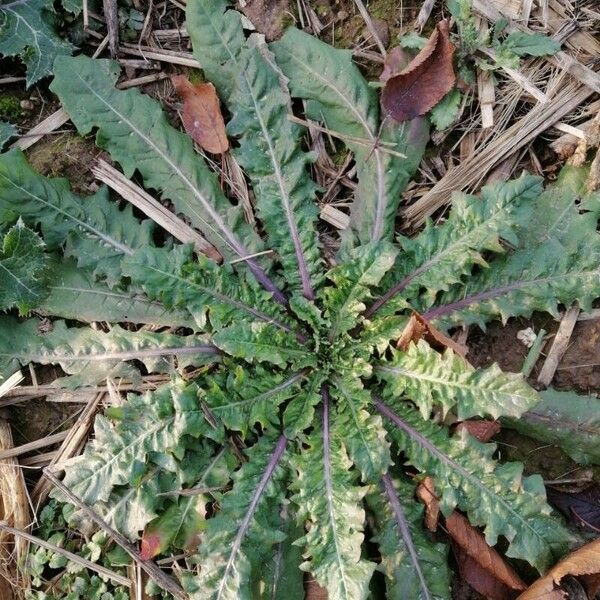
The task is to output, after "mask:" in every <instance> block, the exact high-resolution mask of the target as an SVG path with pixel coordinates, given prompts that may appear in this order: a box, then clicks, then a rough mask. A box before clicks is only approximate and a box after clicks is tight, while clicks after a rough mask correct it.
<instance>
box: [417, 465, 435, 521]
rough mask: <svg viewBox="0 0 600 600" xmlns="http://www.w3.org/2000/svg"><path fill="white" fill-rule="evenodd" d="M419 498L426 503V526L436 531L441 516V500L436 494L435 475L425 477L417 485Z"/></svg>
mask: <svg viewBox="0 0 600 600" xmlns="http://www.w3.org/2000/svg"><path fill="white" fill-rule="evenodd" d="M416 495H417V498H418V499H419V500H420V501H421V502H422V503H423V504H424V505H425V527H427V529H429V531H436V530H437V525H438V521H439V518H440V502H439V500H438V497H437V496H436V495H435V483H434V481H433V477H429V476H427V477H425V479H423V481H421V483H420V484H419V485H418V486H417V491H416Z"/></svg>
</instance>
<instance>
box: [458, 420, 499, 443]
mask: <svg viewBox="0 0 600 600" xmlns="http://www.w3.org/2000/svg"><path fill="white" fill-rule="evenodd" d="M501 429H502V426H501V425H500V422H499V421H486V420H485V419H481V420H478V421H476V420H474V419H469V420H468V421H462V422H461V423H459V424H458V425H457V426H456V431H457V432H459V431H467V432H468V433H469V435H472V436H473V437H474V438H475V439H477V440H479V441H480V442H484V443H485V442H489V441H490V440H491V439H492V438H493V437H494V436H495V435H496V434H497V433H499V432H500V430H501Z"/></svg>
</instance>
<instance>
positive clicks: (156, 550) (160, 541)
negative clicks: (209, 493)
mask: <svg viewBox="0 0 600 600" xmlns="http://www.w3.org/2000/svg"><path fill="white" fill-rule="evenodd" d="M203 524H204V503H203V502H202V501H201V499H199V497H198V496H187V497H183V498H180V499H179V501H178V502H176V503H174V504H171V506H169V507H168V508H167V510H165V512H163V513H162V514H161V515H160V516H159V517H157V518H156V519H153V520H152V521H150V523H148V525H147V526H146V528H145V529H144V535H143V537H142V550H141V557H142V559H143V560H148V559H151V558H153V557H155V556H156V555H158V554H162V553H163V552H165V550H167V549H168V548H169V547H170V546H171V545H173V546H175V547H176V548H181V549H186V548H187V547H188V546H189V545H190V543H191V542H192V541H193V539H194V537H195V536H196V535H197V534H198V533H199V532H200V530H201V529H202V526H203Z"/></svg>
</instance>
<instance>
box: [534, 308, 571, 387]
mask: <svg viewBox="0 0 600 600" xmlns="http://www.w3.org/2000/svg"><path fill="white" fill-rule="evenodd" d="M578 317H579V306H578V305H577V304H575V305H574V306H572V307H571V308H570V309H569V310H567V312H566V313H565V315H564V317H563V318H562V321H561V322H560V325H559V327H558V331H557V332H556V336H555V337H554V341H553V342H552V347H551V348H550V351H549V352H548V354H547V355H546V360H545V361H544V366H543V367H542V370H541V371H540V374H539V376H538V379H537V380H538V383H539V384H541V385H544V386H548V385H550V382H551V381H552V379H553V378H554V373H556V369H557V367H558V363H559V362H560V360H561V358H562V357H563V355H564V353H565V351H566V349H567V346H568V345H569V340H570V339H571V334H572V333H573V328H574V327H575V323H577V318H578Z"/></svg>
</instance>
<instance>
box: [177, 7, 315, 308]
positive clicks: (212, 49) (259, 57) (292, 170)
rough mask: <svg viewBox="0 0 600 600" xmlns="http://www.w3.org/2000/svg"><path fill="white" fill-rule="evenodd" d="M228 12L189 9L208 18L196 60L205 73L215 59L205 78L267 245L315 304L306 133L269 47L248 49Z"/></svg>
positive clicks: (257, 40)
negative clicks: (213, 88)
mask: <svg viewBox="0 0 600 600" xmlns="http://www.w3.org/2000/svg"><path fill="white" fill-rule="evenodd" d="M224 8H225V5H224V3H222V2H213V1H212V0H193V1H192V2H190V5H189V6H188V10H187V12H188V15H189V17H188V18H191V19H192V22H193V23H197V22H198V15H200V14H201V15H203V17H204V19H203V24H202V25H203V26H202V25H201V26H200V27H199V28H198V34H199V35H194V34H192V41H193V45H194V53H195V56H196V57H197V58H198V60H199V61H200V62H201V64H202V65H203V66H204V65H206V57H207V56H208V57H209V60H208V66H205V72H206V74H207V75H209V77H210V76H211V75H216V81H217V82H218V83H219V84H220V85H219V88H220V91H221V92H222V93H223V95H224V100H225V104H226V105H227V107H228V108H229V110H230V112H231V113H232V120H231V121H230V123H229V125H228V132H229V133H230V134H231V135H233V136H236V137H237V138H238V141H239V148H238V149H237V150H235V151H234V152H235V156H236V158H237V160H238V162H239V164H240V165H241V166H242V167H243V168H244V170H245V172H246V173H247V174H248V176H249V177H250V180H251V182H252V186H253V189H254V193H255V196H256V208H257V209H258V214H259V217H260V218H261V221H262V223H263V225H264V227H265V230H266V232H267V234H268V238H269V244H270V245H271V246H272V247H274V248H277V249H278V254H279V257H280V259H281V262H282V265H283V267H284V269H285V271H286V274H287V276H288V278H289V283H290V284H292V287H293V288H295V289H301V291H302V293H303V294H304V296H306V297H307V298H309V299H312V298H313V297H314V291H313V288H314V285H315V283H318V281H317V280H316V279H315V277H316V276H317V274H318V273H320V268H319V267H320V262H321V259H320V252H319V244H318V238H317V234H316V221H317V217H318V210H317V206H316V204H315V202H314V200H315V189H316V186H315V184H314V183H313V182H312V180H311V179H310V177H309V176H308V172H307V166H309V164H310V163H311V162H312V161H313V157H312V155H310V154H307V153H305V152H303V151H302V149H301V145H302V136H303V134H304V129H303V128H302V127H300V126H298V125H296V124H294V123H292V122H291V121H290V120H289V119H288V114H289V113H290V112H291V98H290V95H289V92H288V91H287V86H286V85H285V83H283V76H282V74H281V72H280V71H279V69H278V68H277V66H276V64H275V60H274V58H273V56H272V54H271V53H270V52H269V50H268V48H267V46H266V44H265V42H264V39H262V38H261V37H260V36H258V35H252V36H250V38H249V39H248V41H247V42H246V41H245V39H244V36H243V33H242V24H241V22H240V19H239V15H236V16H232V15H231V11H227V12H226V13H225V15H223V11H224ZM207 15H209V16H208V18H207ZM224 21H225V22H226V26H225V29H226V35H227V34H229V37H228V38H226V37H224V36H223V34H222V32H221V30H222V29H223V22H224ZM211 25H212V27H211ZM236 28H237V31H236ZM191 31H192V32H194V31H195V29H194V28H193V27H192V28H191ZM215 62H217V63H218V64H219V67H218V68H215V64H214V63H215ZM222 70H225V71H226V72H227V74H228V75H229V78H231V79H228V83H226V84H223V79H222V78H221V77H219V75H218V74H216V73H215V71H222ZM211 78H212V77H211Z"/></svg>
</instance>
